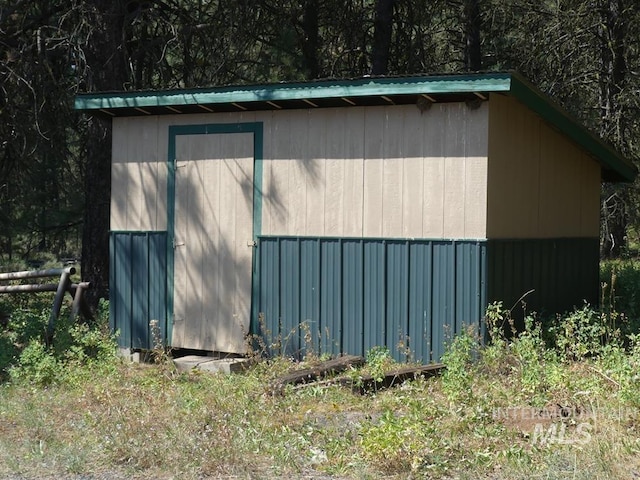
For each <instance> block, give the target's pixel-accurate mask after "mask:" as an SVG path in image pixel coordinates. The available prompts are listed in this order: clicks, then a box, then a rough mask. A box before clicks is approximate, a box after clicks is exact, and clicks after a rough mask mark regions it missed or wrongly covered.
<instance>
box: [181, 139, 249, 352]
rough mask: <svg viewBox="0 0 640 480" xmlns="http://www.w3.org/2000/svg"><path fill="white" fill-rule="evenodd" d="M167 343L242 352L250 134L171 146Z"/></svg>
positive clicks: (246, 300) (246, 306) (245, 318)
mask: <svg viewBox="0 0 640 480" xmlns="http://www.w3.org/2000/svg"><path fill="white" fill-rule="evenodd" d="M176 152H177V155H176V156H177V157H178V159H179V168H178V170H177V172H176V194H177V195H176V235H175V236H176V243H177V244H178V246H177V247H176V250H175V280H174V282H175V293H174V295H175V297H174V307H175V308H174V316H175V326H174V337H173V346H174V347H182V348H195V349H202V350H215V351H222V352H242V351H243V349H244V345H243V337H242V332H246V331H247V328H248V319H249V308H250V299H251V295H250V292H251V256H252V247H250V246H247V242H248V241H250V240H251V239H252V231H251V230H252V210H253V209H252V202H253V200H252V198H253V195H252V193H253V191H252V188H251V185H252V180H251V179H252V178H253V141H252V135H251V134H211V135H190V136H181V137H179V138H178V140H177V141H176Z"/></svg>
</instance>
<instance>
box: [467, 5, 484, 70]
mask: <svg viewBox="0 0 640 480" xmlns="http://www.w3.org/2000/svg"><path fill="white" fill-rule="evenodd" d="M463 15H464V37H465V44H464V69H465V71H468V72H478V71H480V70H482V52H481V49H480V5H479V0H464V13H463Z"/></svg>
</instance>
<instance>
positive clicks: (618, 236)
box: [598, 0, 629, 257]
mask: <svg viewBox="0 0 640 480" xmlns="http://www.w3.org/2000/svg"><path fill="white" fill-rule="evenodd" d="M600 6H601V9H600V15H601V19H600V25H599V28H598V37H599V40H600V81H599V90H600V114H601V118H602V123H601V125H600V135H601V136H602V137H604V138H605V139H607V140H609V141H610V142H611V143H613V144H614V145H615V146H617V147H618V149H620V150H621V151H623V152H625V151H626V150H627V149H626V144H625V143H626V141H625V138H624V135H623V132H624V127H623V125H622V122H624V120H625V118H624V117H625V115H624V114H623V112H622V106H621V105H620V93H621V92H622V89H623V84H624V81H625V77H626V70H627V68H626V62H625V45H624V39H625V30H626V28H625V27H626V25H625V20H624V18H623V16H622V15H621V12H622V10H623V5H622V0H604V1H603V2H602V4H601V5H600ZM628 197H629V195H628V188H627V187H626V186H618V185H616V186H608V187H606V188H605V193H604V195H603V203H602V218H601V221H602V225H601V240H602V241H601V248H600V253H601V255H602V256H603V257H618V256H620V254H621V253H622V252H623V250H624V248H625V247H626V244H627V224H628V221H629V215H628V200H629V198H628Z"/></svg>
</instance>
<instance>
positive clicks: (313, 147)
mask: <svg viewBox="0 0 640 480" xmlns="http://www.w3.org/2000/svg"><path fill="white" fill-rule="evenodd" d="M470 112H471V113H470ZM269 123H270V124H271V126H270V127H268V128H266V129H265V162H264V179H263V186H264V193H265V198H268V199H271V200H265V202H264V204H263V234H266V235H308V236H315V235H321V236H322V235H324V236H347V237H352V236H353V237H359V236H364V237H380V236H386V237H395V238H406V237H409V238H414V237H415V238H425V237H426V238H441V237H442V236H443V235H444V236H445V237H448V238H483V237H484V234H485V229H484V225H485V218H486V209H485V207H484V206H483V205H484V204H485V203H486V181H485V179H486V154H487V152H486V148H487V147H486V143H487V142H486V136H487V133H486V132H487V109H486V108H481V109H479V110H475V111H471V110H469V109H468V108H467V107H466V106H465V105H464V104H447V105H436V106H434V108H433V109H432V110H430V111H428V112H423V113H421V112H420V111H419V110H418V109H417V108H416V107H413V106H408V107H372V108H344V109H325V110H309V111H304V112H301V111H295V112H277V114H276V115H274V117H273V118H272V119H271V120H270V122H269ZM483 133H484V136H483ZM266 137H269V138H268V139H267V138H266ZM471 141H473V142H477V145H475V144H470V143H469V142H471ZM445 146H446V147H445ZM445 171H447V172H448V175H449V176H448V177H447V176H446V175H445ZM447 178H448V181H447V183H446V184H445V181H446V179H447ZM445 197H446V202H445ZM466 208H470V209H471V210H470V211H469V212H467V211H466V210H465V209H466ZM303 217H304V221H303ZM445 224H446V231H445Z"/></svg>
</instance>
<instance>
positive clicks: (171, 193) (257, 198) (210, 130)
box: [167, 122, 263, 345]
mask: <svg viewBox="0 0 640 480" xmlns="http://www.w3.org/2000/svg"><path fill="white" fill-rule="evenodd" d="M224 133H230V134H233V133H253V241H254V242H256V244H257V240H258V236H259V235H260V234H261V232H262V161H263V123H262V122H244V123H207V124H195V125H170V126H169V148H168V155H167V173H168V174H167V344H168V345H171V341H172V337H173V300H174V299H173V287H174V285H173V284H174V248H173V245H174V241H175V220H176V219H175V214H176V212H175V207H176V168H177V159H176V139H177V137H178V136H179V135H210V134H224ZM257 256H258V251H257V249H254V252H253V262H252V265H253V266H252V272H251V318H250V325H252V324H253V319H254V316H255V312H254V309H255V308H256V305H257V298H256V296H257V293H258V291H259V289H258V288H257V285H256V282H258V280H259V275H257V272H256V268H257V266H258V265H259V262H258V259H257Z"/></svg>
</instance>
